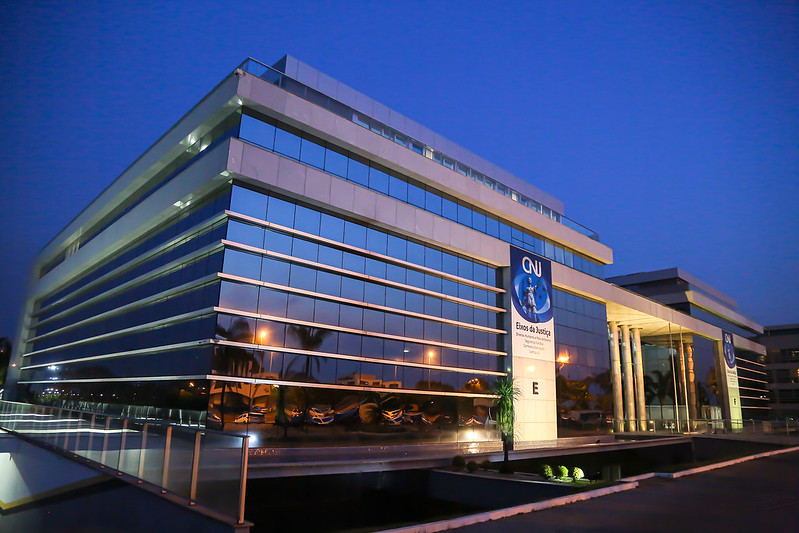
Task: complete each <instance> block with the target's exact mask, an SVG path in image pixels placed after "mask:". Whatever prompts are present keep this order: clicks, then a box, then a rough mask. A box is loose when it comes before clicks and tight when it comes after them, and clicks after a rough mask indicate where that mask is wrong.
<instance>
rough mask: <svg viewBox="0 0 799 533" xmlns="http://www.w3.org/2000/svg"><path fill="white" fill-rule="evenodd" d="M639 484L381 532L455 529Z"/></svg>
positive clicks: (566, 503) (581, 499)
mask: <svg viewBox="0 0 799 533" xmlns="http://www.w3.org/2000/svg"><path fill="white" fill-rule="evenodd" d="M637 486H638V483H637V482H632V483H624V484H622V485H615V486H613V487H604V488H601V489H596V490H589V491H586V492H578V493H577V494H570V495H568V496H560V497H559V498H552V499H551V500H544V501H540V502H535V503H526V504H524V505H517V506H515V507H507V508H505V509H497V510H496V511H488V512H485V513H478V514H473V515H468V516H462V517H460V518H453V519H452V520H440V521H438V522H428V523H426V524H416V525H414V526H407V527H400V528H396V529H386V530H383V531H380V532H379V533H434V532H436V531H445V530H447V529H455V528H459V527H464V526H469V525H472V524H479V523H481V522H488V521H490V520H498V519H500V518H507V517H509V516H514V515H517V514H526V513H531V512H534V511H543V510H545V509H551V508H553V507H561V506H563V505H568V504H570V503H575V502H581V501H585V500H590V499H593V498H599V497H602V496H607V495H609V494H615V493H617V492H623V491H626V490H631V489H634V488H636V487H637Z"/></svg>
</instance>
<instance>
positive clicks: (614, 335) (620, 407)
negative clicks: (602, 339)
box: [608, 322, 624, 431]
mask: <svg viewBox="0 0 799 533" xmlns="http://www.w3.org/2000/svg"><path fill="white" fill-rule="evenodd" d="M608 327H609V328H610V376H611V384H612V387H613V430H614V431H623V429H624V428H623V426H622V420H623V419H624V404H623V403H622V395H621V355H619V325H618V324H617V323H616V322H608Z"/></svg>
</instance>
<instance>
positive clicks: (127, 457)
mask: <svg viewBox="0 0 799 533" xmlns="http://www.w3.org/2000/svg"><path fill="white" fill-rule="evenodd" d="M125 422H126V423H123V433H122V435H121V441H120V442H121V448H120V451H119V461H118V463H117V470H119V471H120V472H124V473H126V474H128V475H131V476H136V477H138V473H139V461H140V460H141V447H142V438H143V434H142V427H143V426H144V424H143V423H140V422H136V421H132V420H127V421H125Z"/></svg>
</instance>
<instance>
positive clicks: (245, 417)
mask: <svg viewBox="0 0 799 533" xmlns="http://www.w3.org/2000/svg"><path fill="white" fill-rule="evenodd" d="M233 422H234V423H235V424H262V423H263V422H264V415H262V414H261V413H251V412H246V413H241V414H240V415H239V416H237V417H236V418H235V419H234V420H233Z"/></svg>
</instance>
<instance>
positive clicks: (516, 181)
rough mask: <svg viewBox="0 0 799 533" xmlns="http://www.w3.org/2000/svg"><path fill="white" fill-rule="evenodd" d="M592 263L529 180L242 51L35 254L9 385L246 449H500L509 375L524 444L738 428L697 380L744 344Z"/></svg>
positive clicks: (732, 389)
mask: <svg viewBox="0 0 799 533" xmlns="http://www.w3.org/2000/svg"><path fill="white" fill-rule="evenodd" d="M612 260H613V254H612V251H611V249H610V248H608V247H607V246H606V245H604V244H602V242H601V241H600V239H599V236H598V235H597V234H596V233H595V232H594V231H592V230H590V229H588V228H586V227H584V226H582V225H580V224H579V223H577V222H575V221H573V220H571V219H569V218H567V217H566V216H565V214H564V205H563V203H562V202H561V201H559V200H558V199H556V198H554V197H552V196H551V195H549V194H547V193H545V192H544V191H541V190H539V189H537V188H536V187H535V186H533V185H531V184H530V183H528V182H526V181H524V180H522V179H520V178H518V177H516V176H513V175H511V174H510V173H508V172H506V171H504V170H502V169H501V168H500V167H498V166H496V165H494V164H493V163H490V162H488V161H486V160H484V159H482V158H480V157H479V156H477V155H475V154H473V153H471V152H469V151H467V150H465V149H463V148H462V147H459V146H458V145H456V144H455V143H453V142H452V141H449V140H447V139H445V138H443V137H441V136H440V135H438V134H436V133H434V132H433V131H431V130H429V129H427V128H425V127H424V126H422V125H420V124H418V123H417V122H414V121H413V120H411V119H409V118H406V117H404V116H402V115H400V114H399V113H397V112H395V111H393V110H391V109H389V108H387V107H385V106H384V105H382V104H380V103H378V102H376V101H374V100H372V99H370V98H368V97H367V96H365V95H363V94H361V93H359V92H357V91H355V90H354V89H352V88H350V87H348V86H346V85H344V84H342V83H340V82H338V81H336V80H334V79H332V78H330V77H328V76H326V75H325V74H323V73H321V72H319V71H317V70H315V69H313V68H311V67H309V66H308V65H306V64H304V63H302V62H300V61H298V60H296V59H294V58H292V57H289V56H287V57H284V58H283V59H281V60H280V61H279V62H278V63H276V64H275V65H273V66H272V67H268V66H266V65H264V64H261V63H259V62H257V61H254V60H251V59H250V60H247V61H246V62H245V63H244V64H242V65H241V66H240V68H238V69H236V71H235V72H234V73H232V74H231V75H229V76H227V77H226V78H225V79H224V80H223V81H222V82H221V83H220V84H219V85H218V86H217V87H216V88H214V89H213V90H212V91H211V92H210V93H209V94H208V95H207V96H206V97H205V98H204V99H203V100H202V101H200V102H199V103H198V104H197V105H196V106H195V107H194V108H193V109H191V110H190V111H189V112H188V113H187V114H186V115H185V116H184V117H183V118H182V119H181V120H180V121H179V122H178V123H177V124H175V125H174V126H173V127H172V128H171V129H170V130H169V131H168V132H166V133H165V134H164V135H163V136H162V137H161V138H160V139H159V140H158V141H156V143H155V144H153V145H152V147H150V148H149V149H148V150H147V151H146V152H145V153H144V154H143V155H142V156H141V157H140V158H139V159H137V160H136V161H135V162H134V163H133V164H132V165H131V166H130V167H129V168H128V169H127V170H126V171H125V172H124V173H123V174H122V175H121V176H119V177H118V178H117V179H116V180H115V181H114V182H113V183H112V184H111V185H110V186H109V187H108V188H107V189H106V190H105V191H104V192H103V193H102V194H101V195H100V196H99V197H98V198H97V199H96V200H95V201H93V202H92V203H91V204H90V205H89V206H88V207H87V208H86V209H84V210H83V211H82V212H81V213H80V214H79V215H78V216H77V218H75V220H73V221H72V222H71V223H70V224H69V225H67V227H66V228H64V229H63V230H62V231H61V232H60V233H59V234H58V235H57V236H56V237H55V238H54V239H53V240H52V241H51V242H50V243H49V244H48V245H47V246H46V247H45V249H44V250H42V252H41V253H40V254H39V256H38V257H37V259H36V263H35V266H34V274H35V275H34V279H33V280H32V283H31V288H30V292H29V295H28V299H27V301H26V304H25V308H24V310H23V320H22V326H21V329H20V332H19V336H18V342H17V343H16V345H15V346H16V352H15V355H14V360H15V362H17V363H18V366H17V367H16V369H14V371H13V372H12V375H11V381H12V383H11V384H10V385H9V387H8V389H9V390H10V391H11V395H12V396H13V398H15V399H18V400H20V401H28V402H33V403H47V404H55V405H60V406H64V407H71V408H77V409H82V410H86V411H92V412H114V413H122V414H126V415H129V416H133V417H155V418H159V419H164V420H173V421H178V422H181V423H185V424H199V425H204V424H208V425H209V426H211V427H221V428H223V429H225V430H236V431H245V430H246V431H250V432H251V433H252V434H254V435H257V436H258V437H259V438H258V440H257V441H254V442H257V444H255V445H262V446H269V445H285V443H287V442H288V443H289V444H290V443H291V442H296V440H308V441H314V442H330V443H351V442H372V441H374V442H378V441H379V442H398V443H405V442H414V441H416V440H423V441H426V440H431V441H435V442H446V441H451V440H459V441H461V442H462V441H463V439H475V440H478V439H495V438H496V433H495V432H494V431H493V429H492V428H493V424H492V422H493V413H492V408H491V406H492V401H493V400H492V388H493V385H494V384H495V382H496V380H497V379H500V378H502V377H504V376H508V375H510V376H512V377H513V378H514V379H515V381H516V384H517V386H518V387H519V389H520V397H519V398H518V400H517V401H516V422H517V432H516V433H517V436H516V438H517V442H518V443H519V445H522V443H524V442H528V441H541V440H552V439H555V438H558V437H562V436H568V435H572V434H579V433H581V432H585V431H605V430H608V429H609V428H610V427H615V428H616V430H626V431H629V430H644V429H651V426H654V425H655V424H656V423H655V422H652V420H660V421H663V420H667V419H668V420H674V419H677V418H679V419H680V420H682V421H688V420H690V419H694V420H695V419H697V418H701V417H702V414H703V412H709V409H710V407H716V408H717V410H718V411H719V413H718V416H725V417H727V418H730V417H732V418H740V417H741V416H742V415H741V411H740V404H739V402H740V400H739V398H738V392H737V386H736V385H734V384H733V382H732V381H730V380H724V379H720V378H715V381H713V380H714V378H713V377H712V374H713V373H714V372H715V373H716V375H717V376H720V375H721V373H722V372H724V373H729V372H732V370H730V369H734V365H733V366H732V367H731V366H727V367H724V366H721V363H722V362H723V361H724V360H725V358H724V352H725V346H726V347H727V351H729V350H730V349H732V348H731V347H732V346H734V350H735V355H737V354H739V353H743V352H746V353H749V352H751V353H754V354H758V355H763V354H764V353H765V351H764V349H763V347H762V346H760V345H758V344H757V343H755V342H753V341H751V340H749V338H747V337H748V335H747V333H748V331H744V330H746V327H744V328H743V329H736V327H732V326H729V327H728V324H727V323H726V322H725V323H722V324H721V325H720V324H719V323H717V322H714V321H708V320H707V318H708V317H706V316H696V315H694V313H693V312H689V311H690V310H687V309H682V308H680V309H679V310H678V309H675V308H674V307H673V306H670V305H671V304H669V305H664V304H662V303H658V302H657V301H655V300H654V299H653V296H651V295H649V296H648V297H647V296H645V295H641V294H637V293H635V292H633V291H631V290H627V289H625V288H623V287H620V286H618V285H616V284H613V283H609V282H607V281H605V280H603V266H604V265H607V264H609V263H611V262H612ZM744 326H745V324H744ZM722 328H726V329H725V331H727V332H728V333H729V335H728V336H727V337H726V344H725V341H724V340H723V339H725V337H724V335H723V331H722ZM609 334H610V339H611V342H610V344H609V343H608V339H609ZM700 345H701V346H700ZM690 350H693V355H691V354H690ZM686 352H689V355H688V356H686ZM734 359H735V357H733V363H734ZM646 361H653V362H654V363H653V364H654V365H655V366H653V367H651V368H647V364H646ZM728 361H729V359H728ZM691 365H693V367H691ZM725 368H726V369H725ZM669 374H670V376H669ZM725 375H726V374H725ZM675 376H676V379H675ZM675 383H677V384H678V386H677V387H676V388H675V387H674V384H675ZM669 385H671V388H670V387H669ZM742 390H743V389H742ZM741 396H742V397H743V396H745V395H744V394H743V393H741ZM705 407H707V409H705V410H704V411H703V409H704V408H705ZM706 414H707V413H706ZM745 414H746V413H745ZM714 416H715V415H714ZM664 423H665V422H664ZM672 423H673V422H672ZM286 436H290V437H293V439H294V440H291V439H288V440H287V439H286V438H285V437H286Z"/></svg>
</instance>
